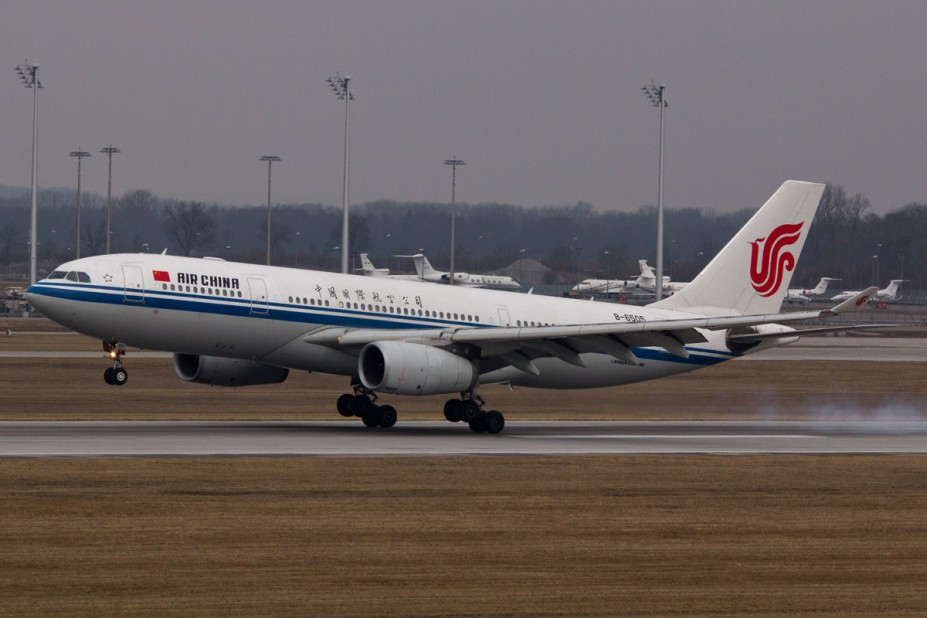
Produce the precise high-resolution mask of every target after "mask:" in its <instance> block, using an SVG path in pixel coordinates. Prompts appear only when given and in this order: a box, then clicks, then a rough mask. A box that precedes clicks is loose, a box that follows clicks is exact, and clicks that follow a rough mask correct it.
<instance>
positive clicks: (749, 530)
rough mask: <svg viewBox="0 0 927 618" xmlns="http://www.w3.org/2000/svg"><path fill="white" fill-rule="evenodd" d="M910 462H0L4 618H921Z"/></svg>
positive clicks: (921, 549) (918, 523) (922, 490)
mask: <svg viewBox="0 0 927 618" xmlns="http://www.w3.org/2000/svg"><path fill="white" fill-rule="evenodd" d="M925 471H927V460H925V459H923V458H919V457H882V458H872V457H855V458H854V457H833V458H831V457H807V458H806V457H696V458H680V457H660V458H653V457H624V458H595V457H587V458H458V459H446V460H445V459H411V458H410V459H401V458H396V459H377V458H372V459H365V458H354V459H341V458H336V459H329V458H282V459H274V458H268V459H119V460H113V459H90V460H86V459H79V460H74V459H72V460H32V459H21V460H6V461H0V474H2V478H3V488H2V490H0V498H2V499H0V544H2V550H3V551H2V558H0V614H4V615H53V614H68V615H112V614H115V613H120V614H140V615H163V614H168V613H182V614H209V615H255V614H260V615H267V614H275V615H281V614H286V615H352V616H353V615H384V616H435V615H479V616H508V615H530V616H543V615H547V616H554V615H562V616H603V615H634V616H642V615H651V616H666V615H705V614H726V615H738V616H740V615H749V616H782V615H789V614H812V613H813V614H823V615H833V616H873V615H893V616H899V615H906V614H907V615H922V613H923V612H924V607H925V603H924V601H925V599H927V561H925V560H924V556H925V555H927V524H925V520H924V512H925V510H927V474H925Z"/></svg>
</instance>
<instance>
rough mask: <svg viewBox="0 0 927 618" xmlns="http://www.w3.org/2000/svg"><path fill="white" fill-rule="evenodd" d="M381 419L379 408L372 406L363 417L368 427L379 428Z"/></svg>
mask: <svg viewBox="0 0 927 618" xmlns="http://www.w3.org/2000/svg"><path fill="white" fill-rule="evenodd" d="M368 401H369V400H368ZM381 418H382V415H381V413H380V408H379V407H378V406H370V407H369V408H368V409H367V411H366V412H364V414H363V415H361V420H362V421H364V425H366V426H367V427H378V426H379V425H380V419H381Z"/></svg>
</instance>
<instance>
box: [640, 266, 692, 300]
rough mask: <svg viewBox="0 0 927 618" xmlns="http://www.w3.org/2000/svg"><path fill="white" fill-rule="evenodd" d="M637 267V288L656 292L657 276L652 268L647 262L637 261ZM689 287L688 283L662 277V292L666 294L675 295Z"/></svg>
mask: <svg viewBox="0 0 927 618" xmlns="http://www.w3.org/2000/svg"><path fill="white" fill-rule="evenodd" d="M637 264H638V266H640V268H641V274H640V276H639V277H638V278H637V283H638V286H639V287H641V288H642V289H645V290H656V288H657V284H656V281H657V274H656V272H654V270H653V266H650V265H648V264H647V260H638V261H637ZM687 285H689V282H688V281H670V278H669V277H667V276H666V275H664V276H663V291H664V293H668V294H675V293H676V292H678V291H679V290H681V289H683V288H684V287H686V286H687Z"/></svg>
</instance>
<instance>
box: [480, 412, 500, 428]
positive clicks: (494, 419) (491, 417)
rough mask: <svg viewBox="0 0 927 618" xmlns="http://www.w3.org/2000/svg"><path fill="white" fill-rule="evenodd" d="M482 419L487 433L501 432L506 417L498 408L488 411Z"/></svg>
mask: <svg viewBox="0 0 927 618" xmlns="http://www.w3.org/2000/svg"><path fill="white" fill-rule="evenodd" d="M482 420H483V426H484V427H485V428H486V432H487V433H499V432H500V431H502V429H503V428H504V427H505V417H504V416H502V412H499V411H498V410H492V411H490V412H487V413H486V414H485V416H483V419H482Z"/></svg>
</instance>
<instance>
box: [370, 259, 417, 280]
mask: <svg viewBox="0 0 927 618" xmlns="http://www.w3.org/2000/svg"><path fill="white" fill-rule="evenodd" d="M360 258H361V271H362V272H363V273H364V276H366V277H389V278H390V279H404V280H406V281H422V280H421V279H419V278H418V275H391V274H389V268H377V267H376V266H374V265H373V262H371V261H370V257H368V255H367V254H366V253H361V254H360Z"/></svg>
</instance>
